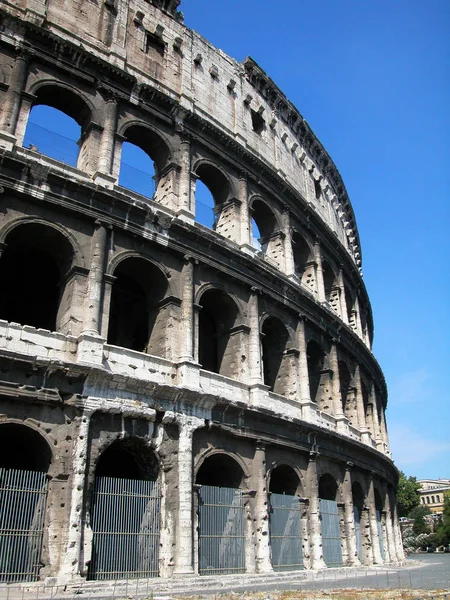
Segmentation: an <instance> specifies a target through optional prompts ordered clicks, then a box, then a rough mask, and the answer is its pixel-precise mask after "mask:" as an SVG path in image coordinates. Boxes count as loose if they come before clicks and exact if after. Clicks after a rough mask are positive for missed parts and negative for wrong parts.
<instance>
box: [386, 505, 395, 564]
mask: <svg viewBox="0 0 450 600" xmlns="http://www.w3.org/2000/svg"><path fill="white" fill-rule="evenodd" d="M385 507H386V522H385V524H386V538H387V539H386V542H387V543H386V548H385V550H386V551H387V554H388V556H389V562H391V563H395V562H397V550H396V547H395V538H394V528H393V524H392V512H391V506H390V498H389V494H386V500H385Z"/></svg>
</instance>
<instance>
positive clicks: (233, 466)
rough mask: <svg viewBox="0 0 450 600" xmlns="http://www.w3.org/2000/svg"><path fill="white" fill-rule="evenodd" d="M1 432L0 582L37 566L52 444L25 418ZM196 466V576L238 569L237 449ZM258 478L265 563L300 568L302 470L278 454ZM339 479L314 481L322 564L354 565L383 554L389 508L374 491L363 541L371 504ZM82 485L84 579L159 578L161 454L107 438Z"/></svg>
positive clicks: (360, 489) (242, 502) (241, 481)
mask: <svg viewBox="0 0 450 600" xmlns="http://www.w3.org/2000/svg"><path fill="white" fill-rule="evenodd" d="M0 434H1V435H0V450H1V454H0V506H2V512H1V518H0V550H1V552H2V554H1V555H2V556H3V557H5V560H4V561H3V562H2V565H1V571H0V580H3V581H21V580H23V581H27V580H35V579H38V578H39V573H40V569H41V567H42V566H43V554H42V549H43V545H44V538H45V535H44V527H45V523H46V520H47V519H48V518H49V517H48V514H49V513H48V508H47V506H46V504H47V496H48V485H47V483H48V472H49V470H50V465H51V461H52V451H51V450H50V448H49V446H48V443H47V441H46V440H45V439H44V437H43V436H42V435H41V434H40V433H38V432H37V431H35V430H33V429H31V428H29V427H27V426H24V425H20V424H17V423H7V424H2V425H0ZM12 450H14V452H13V451H12ZM194 471H195V472H194V480H193V481H194V484H195V489H197V492H198V495H197V500H196V501H195V503H196V511H195V512H196V515H197V516H196V517H195V519H194V521H193V522H192V523H191V526H192V528H193V529H194V528H196V529H197V528H198V545H197V547H198V571H199V573H200V574H203V575H206V574H210V575H211V574H225V573H236V572H241V571H242V572H244V571H246V570H247V569H248V568H249V565H248V564H246V562H247V561H248V544H249V536H248V533H249V532H248V530H247V528H248V526H249V525H248V523H251V522H252V519H251V516H252V513H253V511H255V509H256V507H255V505H254V504H253V505H252V504H251V502H250V503H249V498H250V497H251V494H250V496H249V495H248V491H247V479H248V473H247V472H246V469H245V468H244V467H243V465H242V462H241V460H240V459H239V458H238V456H233V455H232V454H230V453H229V452H226V451H224V450H216V451H214V452H211V451H210V452H208V453H207V454H206V455H205V456H204V458H202V459H201V460H200V461H199V462H198V463H197V466H196V467H195V469H194ZM11 482H14V485H11ZM264 485H265V486H267V487H264V488H263V489H266V490H267V492H264V494H267V501H265V502H263V503H262V504H261V503H260V506H266V508H265V509H264V511H267V517H266V519H267V522H268V524H269V536H270V538H269V539H270V540H271V542H270V558H271V563H272V568H273V569H274V570H292V569H299V568H304V563H303V557H304V554H305V555H306V554H307V552H308V549H307V548H305V543H307V538H308V531H309V528H310V527H311V524H310V523H309V519H311V515H309V516H308V517H307V518H306V519H305V510H306V512H307V511H308V509H307V508H305V507H307V506H308V503H312V502H313V498H310V499H309V500H308V499H307V498H305V494H306V493H307V490H305V489H304V487H303V486H304V483H302V481H301V475H300V473H299V472H297V469H296V468H295V467H294V466H293V465H291V464H287V463H286V464H284V463H283V461H279V462H278V463H277V464H275V465H273V466H272V468H271V469H270V471H268V472H267V473H266V477H265V483H264ZM342 485H343V484H342V482H341V483H338V481H337V480H336V478H335V476H333V475H332V474H331V473H327V472H324V473H323V474H322V475H321V476H320V477H319V479H318V482H317V490H318V492H317V494H318V495H317V501H318V502H319V512H320V537H321V540H322V542H321V545H322V551H323V559H324V563H325V566H328V567H332V566H344V564H346V563H347V562H348V561H350V563H349V564H356V563H355V560H359V561H360V562H361V563H365V564H371V563H372V562H373V550H372V545H373V544H377V545H379V549H380V553H381V555H382V558H383V560H384V558H385V553H384V544H385V543H387V538H388V533H387V529H386V518H389V519H390V518H391V517H390V516H386V510H388V513H389V515H390V514H391V507H387V509H386V506H385V502H384V501H383V499H382V495H381V493H380V492H379V490H378V489H375V491H374V503H375V504H374V510H375V511H376V520H377V528H378V529H377V531H378V535H375V537H376V538H377V539H374V534H373V532H372V538H370V536H369V535H368V534H367V529H368V528H369V527H370V525H369V514H368V508H367V506H368V503H369V504H370V502H371V501H370V499H368V492H367V489H364V486H363V485H362V484H361V482H359V481H358V480H355V481H354V482H353V485H352V488H351V497H350V498H348V497H347V498H346V497H345V492H344V490H343V487H342ZM84 486H87V487H86V492H85V493H86V509H85V510H86V513H87V514H86V520H87V522H88V523H89V524H90V528H91V530H92V550H91V553H90V561H89V567H88V572H87V576H88V578H90V579H122V578H128V577H156V576H158V575H159V563H160V557H159V549H160V546H161V542H160V535H161V527H162V522H161V513H162V511H164V506H163V498H164V497H166V500H165V501H166V502H169V503H173V499H171V498H170V497H167V494H168V493H170V492H169V491H168V488H167V487H164V477H163V473H162V470H161V464H160V458H159V457H158V455H157V454H156V453H155V451H154V450H152V449H151V448H150V447H149V445H148V443H147V442H146V441H145V440H143V439H141V438H139V437H133V436H131V437H125V438H122V439H115V440H113V441H112V442H111V443H110V444H109V445H108V446H107V447H106V448H105V449H104V450H103V451H102V452H101V454H100V456H99V458H98V460H97V462H96V467H95V472H94V477H93V481H92V482H91V483H90V484H89V485H88V484H87V481H85V482H84ZM175 489H176V488H173V490H175ZM260 500H261V499H260ZM305 502H306V504H305ZM344 502H347V503H349V502H350V503H351V506H352V507H353V511H354V512H353V515H354V517H353V518H354V532H353V533H352V535H354V536H355V540H354V543H353V546H354V547H355V550H354V555H352V553H351V550H350V552H349V540H348V535H349V533H348V531H347V530H344V529H343V528H342V522H343V521H344V519H343V512H342V511H343V510H344V509H343V503H344ZM11 506H13V507H15V508H11ZM346 520H348V514H347V516H346ZM389 527H392V524H390V525H389ZM363 531H365V533H364V534H363V533H362V532H363ZM305 535H306V539H305ZM310 535H312V534H311V533H310ZM364 536H365V541H364ZM369 538H370V539H369ZM246 547H247V550H246ZM246 557H247V558H246ZM308 564H309V563H308Z"/></svg>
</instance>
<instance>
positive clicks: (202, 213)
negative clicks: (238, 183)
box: [193, 159, 233, 233]
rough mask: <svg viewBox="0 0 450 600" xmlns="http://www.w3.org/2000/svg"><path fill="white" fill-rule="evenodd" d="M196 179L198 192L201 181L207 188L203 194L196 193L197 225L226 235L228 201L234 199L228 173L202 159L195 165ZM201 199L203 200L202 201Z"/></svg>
mask: <svg viewBox="0 0 450 600" xmlns="http://www.w3.org/2000/svg"><path fill="white" fill-rule="evenodd" d="M193 173H194V174H195V177H196V181H197V184H196V190H197V188H198V187H199V186H198V181H200V182H201V183H202V184H203V185H204V186H205V188H206V190H205V191H206V195H205V191H203V193H199V192H200V190H197V191H196V202H195V207H196V208H195V220H196V222H197V223H200V224H202V225H205V226H206V227H210V228H211V229H214V230H215V231H217V232H218V233H224V231H223V230H224V227H225V222H226V221H228V217H227V214H226V211H224V208H225V205H226V203H227V201H228V200H229V199H230V198H231V197H232V195H233V194H232V191H233V185H232V183H231V180H230V178H229V176H228V174H227V173H225V172H224V170H223V169H222V168H221V167H219V166H218V165H217V164H215V163H214V162H212V161H210V160H207V159H200V160H198V161H196V162H195V164H194V165H193ZM200 197H201V199H200Z"/></svg>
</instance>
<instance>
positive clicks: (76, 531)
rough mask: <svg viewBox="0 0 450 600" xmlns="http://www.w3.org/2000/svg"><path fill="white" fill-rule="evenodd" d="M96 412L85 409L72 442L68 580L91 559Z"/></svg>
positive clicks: (64, 564)
mask: <svg viewBox="0 0 450 600" xmlns="http://www.w3.org/2000/svg"><path fill="white" fill-rule="evenodd" d="M94 412H95V411H94V410H93V409H91V408H84V409H83V410H82V412H81V415H80V417H79V428H78V436H77V438H76V439H75V440H74V446H73V455H72V465H71V470H72V481H71V498H70V512H69V530H68V534H67V544H66V549H65V552H64V554H63V556H62V560H61V566H60V578H61V579H62V581H67V582H69V581H73V579H75V578H76V577H79V576H80V571H82V570H83V569H84V564H85V563H86V560H89V558H86V557H83V547H84V544H85V531H84V526H85V524H84V515H83V505H84V502H83V501H84V489H85V483H86V470H87V456H88V447H89V427H90V423H91V418H92V415H93V414H94ZM86 545H87V544H86ZM83 558H84V560H83Z"/></svg>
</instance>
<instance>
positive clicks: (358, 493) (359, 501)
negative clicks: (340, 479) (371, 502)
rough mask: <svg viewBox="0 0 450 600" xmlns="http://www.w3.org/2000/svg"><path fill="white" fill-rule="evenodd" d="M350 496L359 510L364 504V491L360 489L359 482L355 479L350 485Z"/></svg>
mask: <svg viewBox="0 0 450 600" xmlns="http://www.w3.org/2000/svg"><path fill="white" fill-rule="evenodd" d="M352 496H353V505H354V506H356V508H359V509H360V510H361V509H362V508H363V506H364V492H363V490H362V487H361V484H360V483H358V482H357V481H355V483H354V484H353V485H352Z"/></svg>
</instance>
